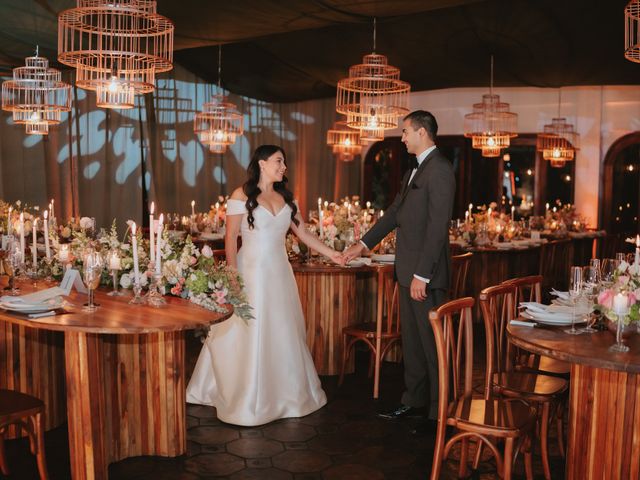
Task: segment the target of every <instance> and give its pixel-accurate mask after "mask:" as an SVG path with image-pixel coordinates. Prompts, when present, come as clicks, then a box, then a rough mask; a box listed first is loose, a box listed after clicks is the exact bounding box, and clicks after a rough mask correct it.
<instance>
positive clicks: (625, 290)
mask: <svg viewBox="0 0 640 480" xmlns="http://www.w3.org/2000/svg"><path fill="white" fill-rule="evenodd" d="M634 241H635V240H634ZM638 260H640V259H639V258H638V255H637V254H636V261H634V262H633V263H632V264H629V263H627V262H626V261H622V262H620V263H619V265H618V267H617V269H616V271H615V273H614V276H613V284H612V285H611V286H610V287H608V288H605V289H604V290H602V291H601V292H600V294H599V295H598V304H599V307H600V310H601V311H602V312H603V314H604V315H605V316H606V317H607V318H608V319H609V320H611V321H612V322H617V321H618V319H619V318H622V322H623V324H624V325H629V324H631V323H632V322H636V323H637V322H640V262H639V261H638Z"/></svg>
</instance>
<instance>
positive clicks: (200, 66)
mask: <svg viewBox="0 0 640 480" xmlns="http://www.w3.org/2000/svg"><path fill="white" fill-rule="evenodd" d="M75 3H76V2H75V0H3V1H2V2H0V74H2V75H4V76H9V75H10V74H11V69H12V68H15V67H16V66H19V65H23V64H24V57H26V56H29V55H31V54H32V52H33V50H34V47H35V45H36V44H37V45H39V46H40V52H41V54H42V55H44V56H47V57H48V58H49V59H50V60H51V61H52V63H53V64H55V63H56V62H55V59H56V57H57V43H56V42H57V14H58V13H59V12H60V11H62V10H64V9H66V8H71V7H73V6H75ZM625 4H626V0H607V1H602V0H562V1H557V0H535V1H532V0H429V1H427V0H393V1H392V0H387V1H374V0H236V1H234V2H232V1H229V0H226V1H221V0H208V1H198V0H179V1H176V0H159V1H158V12H159V13H161V14H163V15H165V16H167V17H168V18H170V19H171V20H172V21H173V22H174V23H175V25H176V33H175V62H176V68H175V69H174V71H172V72H170V73H168V74H161V75H159V80H158V81H159V88H158V90H157V91H156V92H155V93H154V94H153V95H147V96H146V98H145V97H141V98H140V99H139V100H138V102H137V107H136V108H135V109H133V110H130V111H128V112H124V111H122V112H119V111H113V112H108V113H107V112H105V111H104V110H101V109H97V108H96V107H95V97H94V95H93V94H92V93H91V94H90V95H89V96H87V95H85V94H84V93H83V92H82V91H81V90H78V89H75V95H76V97H75V100H76V102H75V104H74V109H73V111H72V113H71V114H70V115H68V116H67V117H68V118H67V120H66V121H65V122H64V123H63V124H62V125H61V126H59V127H58V128H57V129H55V130H54V131H53V132H52V134H50V135H49V138H48V139H44V140H40V139H33V138H28V137H26V136H25V135H24V133H23V130H22V129H21V128H20V127H16V126H13V125H12V124H11V121H10V118H9V117H10V115H8V114H4V116H3V121H2V122H1V123H0V175H1V176H2V180H1V181H0V198H5V199H7V200H10V201H15V200H17V199H19V198H21V199H26V200H27V201H29V202H30V203H39V204H41V205H45V204H46V203H47V201H48V199H49V198H51V197H53V198H56V199H58V204H59V205H65V204H67V205H68V207H67V209H66V213H67V214H78V213H81V214H84V215H90V216H96V217H97V218H98V220H99V222H100V223H101V224H103V225H104V224H108V223H109V222H110V219H111V218H114V217H115V218H117V219H118V220H119V221H120V222H122V221H123V220H124V219H126V218H134V219H138V220H140V219H141V217H142V212H143V210H144V203H145V202H146V201H150V200H157V201H158V203H159V204H160V208H161V209H162V210H165V211H178V212H182V213H187V211H188V208H189V207H188V205H189V202H190V200H191V199H192V198H194V199H196V201H197V204H198V205H199V206H202V207H201V209H204V208H205V206H207V205H208V204H209V203H211V202H212V201H215V197H216V196H217V194H219V193H230V190H231V189H232V188H233V187H235V186H237V185H238V184H240V183H241V181H242V177H243V170H244V168H245V167H246V164H247V162H248V158H249V154H250V152H251V150H252V149H253V148H255V146H257V145H258V144H259V143H261V142H267V141H268V142H275V143H280V144H283V145H284V146H285V148H287V150H288V152H289V158H290V160H291V165H290V177H291V180H292V186H293V188H294V189H295V190H296V194H297V195H298V196H299V198H300V201H301V206H302V208H303V211H305V209H306V208H308V207H309V206H312V202H311V200H310V199H315V198H316V197H317V196H319V195H324V194H326V195H329V196H333V197H337V196H338V195H339V194H345V193H347V192H349V193H357V189H358V186H359V175H360V173H359V167H358V166H357V165H355V166H353V165H352V166H346V167H345V166H341V167H339V168H336V165H335V163H334V161H333V159H332V156H331V154H330V151H329V150H328V149H327V148H326V146H325V145H324V135H325V132H326V130H327V128H329V126H330V125H331V123H332V122H333V121H334V119H335V114H334V112H333V97H334V95H335V85H336V83H337V81H338V80H339V79H340V78H343V77H344V76H346V74H347V70H348V67H349V66H350V65H353V64H355V63H359V62H360V60H361V58H362V56H363V55H364V54H367V53H370V52H371V51H372V18H373V17H374V16H375V17H376V18H377V19H378V29H377V48H376V51H377V52H378V53H383V54H385V55H387V56H388V57H389V61H390V63H391V64H392V65H394V66H397V67H399V68H400V70H401V78H402V79H403V80H405V81H408V82H410V83H411V86H412V90H413V91H419V90H432V89H438V88H445V87H486V86H487V85H488V83H489V55H490V54H492V53H493V54H494V55H495V62H496V70H495V84H496V86H537V87H560V86H565V85H620V84H636V83H637V80H638V76H637V71H638V68H637V65H634V64H632V63H631V62H628V61H626V60H625V59H624V57H623V54H622V47H623V35H624V33H623V32H624V14H623V9H624V6H625ZM219 44H222V45H223V70H222V84H223V87H224V88H225V89H226V90H229V91H230V92H232V93H233V94H234V95H232V101H234V102H236V103H237V104H238V105H239V106H240V109H241V111H242V113H243V114H244V115H245V122H246V123H245V126H246V127H248V128H247V133H246V135H245V136H244V137H243V139H242V140H241V141H240V142H238V145H236V146H235V147H234V148H233V149H232V150H231V151H230V152H228V153H227V154H225V155H224V156H222V157H220V156H217V155H212V154H210V153H208V152H207V151H206V149H203V148H201V147H200V146H199V145H198V143H197V140H195V137H194V136H193V132H192V125H191V122H192V118H193V114H194V113H195V112H196V111H197V110H199V109H200V108H201V107H202V103H203V102H204V101H206V100H207V99H208V96H209V95H210V94H211V93H213V89H212V88H211V85H212V84H215V83H217V80H218V78H217V45H219ZM57 67H58V68H62V67H61V66H59V65H57ZM73 73H74V72H73V71H72V70H66V72H65V76H66V78H67V81H71V82H72V81H73ZM87 99H88V100H87ZM312 99H321V101H320V102H305V101H306V100H312ZM341 172H342V173H344V172H346V174H345V175H343V174H342V173H341ZM336 177H338V179H337V180H336ZM345 178H346V180H345ZM143 179H144V180H145V181H144V182H143ZM143 185H144V186H145V188H143ZM334 185H335V187H336V188H334ZM341 189H342V191H341ZM80 206H81V207H82V208H80Z"/></svg>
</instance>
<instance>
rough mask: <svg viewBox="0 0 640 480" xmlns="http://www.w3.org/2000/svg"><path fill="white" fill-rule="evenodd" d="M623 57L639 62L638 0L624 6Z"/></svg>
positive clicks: (639, 13) (639, 3)
mask: <svg viewBox="0 0 640 480" xmlns="http://www.w3.org/2000/svg"><path fill="white" fill-rule="evenodd" d="M624 57H625V58H626V59H627V60H630V61H632V62H636V63H640V0H633V1H631V2H629V3H628V4H627V6H626V7H625V8H624Z"/></svg>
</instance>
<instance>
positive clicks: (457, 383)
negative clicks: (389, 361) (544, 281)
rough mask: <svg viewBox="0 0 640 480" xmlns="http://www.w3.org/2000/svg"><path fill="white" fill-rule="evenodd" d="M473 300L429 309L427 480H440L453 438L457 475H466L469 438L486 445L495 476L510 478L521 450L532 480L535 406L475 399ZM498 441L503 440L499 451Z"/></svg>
mask: <svg viewBox="0 0 640 480" xmlns="http://www.w3.org/2000/svg"><path fill="white" fill-rule="evenodd" d="M473 304H474V300H473V298H471V297H465V298H460V299H457V300H452V301H450V302H448V303H445V304H443V305H441V306H440V307H439V308H437V309H433V310H431V311H430V312H429V322H431V327H432V329H433V334H434V338H435V343H436V349H437V353H438V389H439V390H438V428H437V433H436V443H435V447H434V452H433V464H432V467H431V480H437V479H438V478H440V474H441V471H442V463H443V461H444V460H445V459H446V458H447V456H448V454H449V452H450V451H451V448H452V446H453V445H455V444H456V443H457V442H461V444H460V446H461V449H460V465H459V470H458V474H459V476H460V477H463V476H467V474H468V460H469V447H470V445H469V444H470V441H476V442H477V444H478V445H485V446H486V447H487V448H489V450H490V451H491V452H492V453H493V455H494V457H495V461H496V465H497V469H498V475H499V476H500V477H502V478H505V479H510V478H511V474H512V468H513V464H514V462H515V459H516V458H517V453H518V452H520V451H522V452H523V454H524V461H525V471H526V475H527V479H531V478H532V477H533V472H532V466H531V451H530V447H531V439H532V435H533V432H534V428H535V418H536V412H535V410H534V409H533V408H531V407H530V406H529V405H527V404H526V403H525V402H521V401H518V400H513V401H512V400H506V399H502V398H493V397H490V396H489V395H487V396H486V398H474V397H473V388H472V387H473V382H472V376H473V322H472V313H471V309H472V308H473ZM447 427H451V429H453V436H451V438H449V439H448V440H446V432H447ZM498 442H502V443H503V444H504V447H503V449H502V448H501V447H500V446H499V444H498ZM478 450H479V449H478ZM476 457H477V458H479V456H476ZM475 465H476V466H477V462H476V463H475Z"/></svg>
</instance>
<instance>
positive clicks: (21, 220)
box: [20, 212, 24, 263]
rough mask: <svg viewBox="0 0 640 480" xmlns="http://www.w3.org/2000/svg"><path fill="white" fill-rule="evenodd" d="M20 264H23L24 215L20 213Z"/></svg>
mask: <svg viewBox="0 0 640 480" xmlns="http://www.w3.org/2000/svg"><path fill="white" fill-rule="evenodd" d="M20 262H21V263H24V213H23V212H20Z"/></svg>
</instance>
